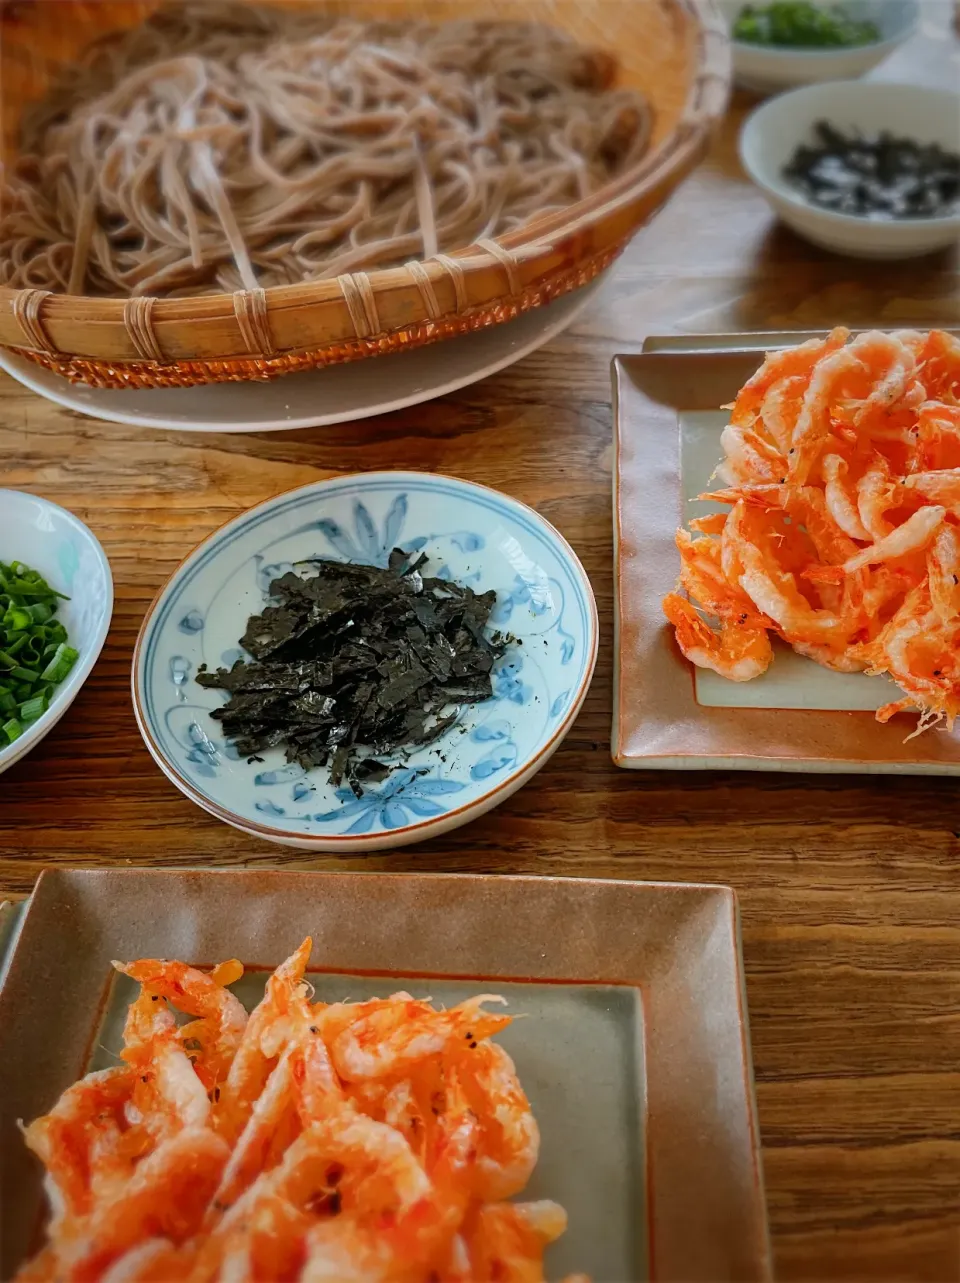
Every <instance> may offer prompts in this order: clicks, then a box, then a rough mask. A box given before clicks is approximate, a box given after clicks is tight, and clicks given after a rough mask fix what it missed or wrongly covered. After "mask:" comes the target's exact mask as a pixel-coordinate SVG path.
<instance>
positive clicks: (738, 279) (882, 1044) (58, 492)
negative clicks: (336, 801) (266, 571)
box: [0, 0, 960, 1281]
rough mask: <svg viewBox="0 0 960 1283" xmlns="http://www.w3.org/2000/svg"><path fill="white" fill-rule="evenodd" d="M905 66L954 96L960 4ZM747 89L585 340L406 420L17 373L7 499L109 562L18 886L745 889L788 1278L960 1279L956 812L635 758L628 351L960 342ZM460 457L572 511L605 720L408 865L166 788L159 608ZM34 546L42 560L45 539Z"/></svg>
mask: <svg viewBox="0 0 960 1283" xmlns="http://www.w3.org/2000/svg"><path fill="white" fill-rule="evenodd" d="M922 9H923V14H924V30H923V33H922V34H921V35H920V36H918V37H917V38H916V39H915V40H914V41H913V42H912V43H911V44H910V45H909V46H907V47H905V48H904V49H903V50H901V51H900V52H899V53H898V54H897V55H895V57H894V58H893V59H892V60H891V61H890V62H889V63H888V64H887V65H886V67H885V68H884V69H883V70H882V74H883V75H884V76H889V77H891V78H897V77H902V78H910V77H911V76H914V77H916V76H917V75H918V74H919V75H921V76H922V78H923V79H924V80H926V81H930V80H933V79H938V80H940V82H941V83H948V84H956V83H957V79H958V60H957V51H958V42H957V39H956V37H955V36H954V35H953V34H952V6H951V5H943V6H941V5H939V4H938V3H936V0H922ZM749 105H750V104H749V103H748V102H747V101H739V100H737V101H736V102H735V103H734V106H733V109H732V111H731V114H730V118H729V120H728V122H727V124H726V126H725V128H724V131H723V133H722V135H721V136H720V137H719V138H718V139H717V142H716V145H715V146H714V148H713V151H712V153H711V156H710V158H709V160H708V162H707V163H706V164H705V165H704V166H703V167H702V168H701V169H700V170H699V171H698V172H697V173H696V175H695V176H694V177H693V178H692V179H691V180H690V181H689V182H688V183H687V184H686V185H685V186H684V187H683V189H682V190H681V191H680V193H679V194H678V195H677V196H676V197H675V198H674V199H673V200H672V202H671V203H670V204H669V206H668V207H667V208H666V210H665V211H664V212H663V213H662V214H661V215H660V216H659V217H658V218H657V219H656V221H655V222H654V223H653V224H652V225H651V226H650V227H649V228H648V229H646V231H645V232H643V233H642V234H641V235H640V236H639V237H638V238H637V240H636V241H635V242H634V244H633V245H632V247H631V248H630V250H629V251H628V253H627V254H626V255H625V257H624V258H623V259H622V260H621V261H620V263H619V264H618V265H617V267H616V268H615V269H614V271H613V273H612V275H611V276H610V278H609V279H608V281H607V282H606V283H605V285H604V286H603V287H602V289H601V292H600V295H599V297H598V298H597V299H596V300H595V301H594V302H593V303H592V305H591V306H590V308H589V310H588V311H587V312H586V313H585V314H583V315H582V316H581V318H580V319H579V321H578V322H577V324H576V326H575V328H574V329H573V330H572V331H570V332H568V333H567V334H565V335H564V336H562V337H561V338H559V339H557V340H555V341H554V342H553V343H551V344H550V345H549V346H548V347H547V348H545V349H543V350H542V351H541V352H539V353H537V354H535V355H533V356H530V357H528V358H527V359H525V360H524V361H522V362H521V363H520V364H518V365H516V366H514V367H513V368H512V369H509V370H507V371H506V372H504V373H502V374H500V375H497V376H495V377H493V378H491V379H489V380H488V381H486V382H484V383H480V384H478V385H476V386H475V387H472V388H468V389H466V390H465V391H462V392H460V393H457V394H455V395H453V396H449V397H446V398H444V399H443V400H441V401H437V402H434V403H432V404H429V405H425V406H421V407H418V408H415V409H412V410H408V411H405V412H403V413H399V414H394V415H390V416H387V417H383V418H379V419H373V420H369V421H365V422H361V423H357V424H347V425H343V426H341V427H337V428H327V429H322V430H320V429H316V430H311V431H298V432H290V433H279V434H274V435H267V434H264V435H253V436H215V435H212V434H201V435H183V434H176V433H163V432H154V431H144V430H135V429H129V428H124V427H119V426H113V425H109V424H105V423H100V422H96V421H93V420H91V419H87V418H83V417H81V416H79V415H77V414H73V413H70V412H67V411H64V410H61V409H58V408H56V407H54V406H52V405H47V404H46V403H44V402H43V401H41V400H39V399H38V398H37V397H35V396H33V395H31V394H30V393H28V392H26V391H24V390H23V389H21V388H20V387H19V386H18V385H16V384H15V383H13V382H12V381H10V380H8V379H2V380H0V459H2V464H3V473H2V483H3V484H5V485H7V486H14V487H21V488H23V489H27V490H31V491H35V492H36V493H39V494H42V495H45V496H47V497H49V498H51V499H54V500H56V501H57V502H59V503H61V504H64V505H66V506H67V507H69V508H71V509H73V511H75V512H76V513H77V514H78V515H79V516H81V517H82V518H83V519H84V520H85V521H87V522H88V523H89V524H90V526H91V527H92V528H93V530H94V531H95V532H96V534H97V535H98V536H99V538H100V539H101V541H102V542H103V545H104V547H105V549H106V551H107V554H108V556H109V557H110V561H111V563H112V566H113V572H114V576H115V580H116V593H117V601H116V610H115V615H114V620H113V626H112V628H111V631H110V636H109V639H108V641H107V645H106V648H105V650H104V653H103V655H102V657H101V659H100V662H99V663H98V665H97V667H96V669H95V671H94V673H93V675H92V677H91V679H90V680H89V681H88V683H87V684H86V686H85V687H84V689H83V691H82V692H81V694H80V696H79V698H78V699H77V701H76V703H75V704H74V706H73V708H72V709H71V710H70V712H69V713H68V714H67V715H66V717H65V718H64V720H63V721H62V722H61V724H60V725H59V727H58V728H57V730H56V731H55V732H54V733H53V734H51V735H50V736H49V737H48V738H47V739H46V740H44V741H43V743H42V744H41V745H40V746H39V747H38V748H36V749H35V750H34V751H33V752H32V753H31V754H30V755H29V756H28V757H27V758H25V759H24V761H22V762H21V763H19V764H18V765H17V766H15V767H14V768H13V769H12V770H10V771H9V772H8V773H7V774H5V775H4V776H3V779H2V781H0V895H10V896H21V895H26V894H28V893H29V891H30V888H31V886H32V884H33V881H34V879H35V878H36V876H37V873H38V872H39V870H40V869H41V868H42V867H44V866H45V865H83V866H88V867H97V866H101V867H102V866H106V865H112V866H121V867H122V866H124V865H145V864H163V865H176V866H180V867H188V866H198V865H202V866H207V865H232V866H241V865H247V866H255V867H262V868H265V867H268V866H285V867H291V868H298V869H304V868H317V869H322V868H327V869H334V868H336V869H363V870H375V869H391V870H404V869H409V870H444V871H448V872H454V871H458V870H464V871H467V870H469V871H472V872H484V871H499V872H511V873H520V872H523V873H543V874H561V875H592V876H604V877H623V878H652V879H669V880H688V881H708V882H721V883H729V884H732V885H733V886H734V887H736V889H737V891H738V892H739V895H740V899H741V906H742V912H743V925H744V952H745V958H746V969H747V992H748V1000H749V1008H750V1020H751V1032H752V1039H753V1053H754V1059H755V1063H756V1074H757V1090H758V1099H759V1112H760V1123H761V1130H762V1135H763V1143H764V1163H765V1170H766V1178H767V1186H768V1196H769V1211H770V1220H771V1227H772V1231H773V1241H774V1247H775V1254H776V1265H777V1271H778V1276H779V1278H780V1279H782V1280H801V1279H804V1280H817V1281H824V1280H830V1279H838V1280H840V1279H843V1280H849V1279H884V1280H894V1279H897V1280H907V1279H909V1280H930V1281H934V1280H936V1281H940V1280H954V1279H957V1278H958V1277H960V1194H958V1191H960V795H958V792H957V789H956V787H955V785H954V784H953V783H950V782H948V781H946V780H942V779H923V778H913V779H909V778H894V777H888V778H880V779H871V778H858V777H833V778H831V777H830V776H817V777H803V776H799V777H798V776H782V775H780V776H777V775H769V776H764V775H753V774H736V773H730V774H722V775H716V774H704V775H701V774H696V773H692V774H680V773H669V772H665V773H656V772H650V773H644V772H640V773H634V772H622V771H618V770H617V769H616V768H614V766H613V765H612V764H611V761H610V753H609V733H610V710H611V689H610V678H611V660H612V642H613V638H612V612H611V588H612V573H613V572H612V547H611V513H610V464H611V409H610V379H609V363H610V358H611V356H612V355H613V354H614V353H615V352H618V351H636V350H637V349H638V348H639V346H640V343H641V341H642V339H643V337H644V336H645V335H646V334H650V333H664V332H671V331H678V332H682V331H694V332H696V331H700V332H706V331H714V330H741V329H764V328H803V327H811V326H825V325H830V324H834V323H838V322H845V323H847V324H879V325H886V326H894V325H912V326H920V327H929V326H931V325H934V324H958V323H960V275H958V267H957V260H956V258H955V257H952V256H950V255H943V256H939V257H935V258H928V259H924V260H920V261H917V262H912V263H905V264H901V265H887V264H882V263H862V264H861V263H855V262H852V261H845V260H841V259H838V258H834V257H832V256H830V255H828V254H825V253H820V252H819V251H816V250H814V249H812V248H810V247H809V246H807V245H805V244H804V243H803V242H801V241H799V240H798V239H796V238H795V237H793V236H792V235H791V234H790V233H789V232H787V231H786V230H785V229H783V228H780V227H777V226H775V224H774V221H773V219H772V216H771V215H770V213H769V211H768V209H767V207H766V205H765V204H764V202H763V200H762V199H761V198H760V196H759V195H758V194H757V193H756V192H755V191H754V190H753V189H752V188H751V186H750V185H749V183H748V182H747V180H746V178H745V177H744V175H743V173H742V172H741V170H740V168H739V166H738V163H737V160H736V135H737V130H738V127H739V122H740V120H741V119H742V116H743V113H744V111H745V110H746V109H747V107H749ZM390 466H396V467H399V468H405V467H409V468H421V469H434V470H437V471H440V472H449V473H452V474H454V475H458V476H463V477H467V478H470V479H472V480H475V481H481V482H484V483H486V484H487V485H492V486H497V487H500V488H501V489H503V490H505V491H507V492H509V493H510V494H513V495H516V496H517V497H518V498H520V499H523V500H525V501H526V502H527V503H530V504H532V505H533V506H534V507H536V508H537V509H538V510H539V511H540V512H542V513H543V514H544V516H546V517H547V518H549V519H550V520H551V521H552V522H554V523H555V524H556V525H557V527H558V528H559V529H560V530H561V531H562V532H563V534H564V535H566V537H567V538H568V539H569V540H570V541H571V543H572V544H573V546H574V547H575V548H576V549H577V551H578V552H579V554H580V556H581V557H582V559H583V561H584V563H585V565H586V567H587V570H588V571H589V573H590V576H591V578H592V580H593V584H594V587H595V589H596V593H597V598H598V602H599V606H600V617H601V630H602V636H601V651H600V662H599V665H598V669H597V675H596V678H595V680H594V683H593V687H592V690H591V692H590V695H589V697H588V699H587V702H586V705H585V707H584V710H583V712H582V714H581V716H580V718H579V719H578V721H577V723H576V725H575V726H574V728H573V730H572V731H571V733H570V735H569V737H568V738H567V740H566V742H565V743H564V744H563V745H562V747H561V748H560V750H559V752H558V753H557V754H556V756H555V757H554V758H553V759H552V760H551V761H550V762H549V763H548V764H547V766H546V767H545V768H544V769H543V771H542V772H541V773H540V774H539V775H538V776H536V778H535V779H534V780H533V781H532V782H531V783H529V784H528V785H527V786H526V787H525V788H523V789H522V790H521V791H520V792H519V793H517V794H515V795H514V796H513V797H512V798H510V799H509V800H508V801H507V802H505V803H504V804H503V805H502V806H501V807H500V808H499V809H498V810H496V811H494V812H492V813H491V814H489V815H487V816H485V817H484V818H482V819H480V820H478V821H476V822H475V823H473V824H471V825H469V826H467V827H465V828H462V829H460V830H458V831H457V832H455V833H453V834H450V835H448V836H446V837H443V838H439V839H436V840H434V841H432V842H429V843H427V844H424V845H423V846H419V847H408V848H405V849H403V850H401V851H398V852H397V853H396V854H386V855H382V854H379V855H369V856H357V857H352V858H350V859H335V858H329V857H324V858H320V859H310V858H306V857H305V856H304V855H303V854H302V853H298V852H296V851H292V850H287V849H284V848H281V847H276V846H271V845H269V844H268V843H265V842H260V841H258V840H255V839H252V838H248V837H245V836H243V835H242V834H240V833H238V832H236V831H234V830H232V829H230V828H227V827H226V826H224V825H222V824H220V823H219V822H217V821H216V820H214V819H212V818H210V817H209V816H207V815H206V814H205V813H204V812H203V811H201V810H199V809H198V808H197V807H195V806H194V805H192V804H191V803H190V802H189V801H187V800H186V799H185V798H184V797H183V796H181V794H180V793H178V792H177V790H176V789H175V788H174V787H173V785H172V784H170V783H168V782H167V780H166V779H165V778H164V777H163V775H161V773H160V771H159V770H158V769H157V768H156V767H155V766H154V764H153V762H152V761H151V759H150V758H149V756H148V755H147V751H146V749H145V748H144V746H143V744H142V742H141V740H140V737H139V735H138V733H137V729H136V725H135V723H134V719H133V713H132V711H131V707H130V697H129V669H130V658H131V653H132V649H133V643H134V639H135V637H136V634H137V629H138V627H139V624H140V620H141V618H142V616H143V613H144V610H145V608H146V606H147V604H148V602H149V601H150V599H151V597H152V596H153V594H154V593H155V592H156V591H157V589H158V588H159V587H160V586H161V584H162V583H163V582H164V580H165V579H166V578H167V576H168V575H169V574H170V572H171V571H172V570H173V569H174V567H175V566H176V564H177V562H178V561H179V560H180V559H181V557H183V556H184V554H185V553H186V552H188V551H189V550H190V549H191V548H192V547H193V545H194V544H195V543H196V542H197V541H198V540H200V539H201V538H203V537H204V536H205V535H206V534H207V533H208V532H209V531H211V530H212V529H213V528H214V527H216V526H217V525H218V524H220V523H221V522H223V521H224V520H226V519H227V518H229V517H232V516H234V515H235V514H236V513H238V512H240V511H241V510H242V509H244V508H246V507H248V506H249V505H251V504H254V503H257V502H259V501H260V500H262V499H264V498H266V497H268V496H270V495H272V494H275V493H277V492H279V491H282V490H285V489H288V488H290V487H293V486H297V485H300V484H303V483H304V482H308V481H312V480H315V479H317V478H320V477H325V476H331V475H335V474H337V473H341V472H349V471H353V470H357V469H367V468H383V467H390ZM8 552H11V553H16V554H17V555H23V556H26V555H28V550H26V549H13V550H8Z"/></svg>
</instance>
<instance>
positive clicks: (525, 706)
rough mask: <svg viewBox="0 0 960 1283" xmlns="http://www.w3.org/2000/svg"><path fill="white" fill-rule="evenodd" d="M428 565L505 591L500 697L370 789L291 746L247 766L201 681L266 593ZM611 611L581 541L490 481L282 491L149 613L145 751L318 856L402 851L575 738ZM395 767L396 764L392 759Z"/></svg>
mask: <svg viewBox="0 0 960 1283" xmlns="http://www.w3.org/2000/svg"><path fill="white" fill-rule="evenodd" d="M393 547H400V548H403V549H404V550H406V551H408V552H420V551H422V552H425V553H426V554H427V556H428V557H429V562H428V564H427V569H428V571H429V572H430V573H432V574H433V575H435V576H438V577H440V578H453V579H455V580H457V581H458V582H459V583H463V584H468V585H469V586H471V587H472V588H474V589H475V590H476V591H478V592H486V591H488V590H489V589H494V590H495V591H496V593H497V598H498V601H497V606H496V607H495V609H494V613H493V615H492V616H491V626H492V627H494V628H495V629H497V630H499V631H503V632H505V633H508V634H509V635H510V636H511V637H512V638H514V639H516V642H515V643H511V645H510V646H509V648H508V651H507V654H506V655H505V656H504V658H503V659H502V660H501V661H499V662H498V663H497V665H496V667H495V669H494V674H493V688H494V698H493V699H491V700H488V701H486V702H485V703H481V704H476V705H472V706H466V707H464V708H463V709H461V710H460V715H459V718H458V721H457V723H456V724H455V725H454V726H452V727H451V728H450V729H449V730H448V731H447V732H446V733H445V734H444V735H443V736H442V737H441V738H440V739H438V740H437V741H436V742H435V743H434V744H432V745H428V746H425V747H423V748H421V749H418V750H416V751H415V752H413V753H412V754H411V755H410V756H409V758H405V759H404V761H403V764H402V766H400V767H398V768H397V769H395V770H394V771H393V772H392V773H391V774H390V775H389V776H388V777H387V779H386V780H385V781H384V782H383V783H382V784H379V785H376V786H368V787H366V788H365V789H364V790H363V792H362V796H360V797H355V796H354V794H353V793H352V792H351V791H350V789H349V788H348V787H346V786H344V787H342V788H339V789H335V788H333V786H332V785H331V784H330V782H329V772H328V771H327V769H326V768H323V767H318V768H315V769H313V770H311V771H304V770H303V768H302V767H300V766H298V765H290V764H288V763H287V762H286V761H285V758H284V754H283V750H282V749H280V748H276V749H271V750H269V751H266V752H264V754H263V758H264V760H263V761H262V762H253V763H248V762H247V761H246V760H244V759H242V758H240V757H239V756H238V755H237V752H236V750H235V749H234V748H232V746H230V745H229V744H227V743H225V742H224V739H223V735H222V732H221V729H220V724H219V722H217V721H216V720H215V719H214V718H213V717H211V715H210V714H211V711H212V710H213V709H215V708H217V707H218V706H220V705H221V704H222V702H223V693H222V692H220V691H217V690H208V689H204V688H203V687H201V686H199V685H197V683H196V681H195V680H194V679H195V677H196V673H197V669H198V668H199V666H200V665H201V664H206V665H207V666H208V667H210V668H217V667H220V666H227V667H229V666H230V665H231V664H232V663H233V662H234V661H235V660H236V659H238V658H240V657H241V656H242V654H243V652H242V651H241V650H240V649H239V642H238V638H240V637H241V635H242V634H243V632H244V631H245V628H246V623H247V619H248V618H249V616H250V615H252V614H258V613H259V612H260V611H261V610H262V609H263V607H264V605H265V604H266V602H267V598H266V596H265V592H266V589H267V588H268V586H269V584H270V582H271V581H272V580H273V579H274V578H276V577H277V576H278V575H281V574H283V573H285V572H286V571H287V570H290V569H292V567H293V563H295V562H298V561H302V560H305V559H307V558H311V557H333V558H338V559H341V560H344V561H353V562H364V563H367V564H375V565H386V561H387V557H388V555H389V553H390V550H391V548H393ZM596 655H597V611H596V603H595V601H594V597H593V591H592V589H591V587H590V581H589V580H588V578H587V576H586V573H585V571H584V569H583V567H582V566H581V565H580V562H579V561H578V560H577V557H576V555H575V553H574V552H573V550H572V549H571V548H570V546H569V544H567V542H566V541H565V540H564V539H563V538H562V536H561V535H559V534H558V533H557V531H556V530H554V528H553V527H552V526H551V525H549V524H548V523H547V522H546V521H544V520H543V518H542V517H540V516H538V515H537V513H536V512H534V511H533V510H532V509H531V508H528V507H527V506H526V505H525V504H522V503H518V502H517V501H516V500H515V499H511V498H508V497H507V496H506V495H503V494H500V493H499V492H497V491H495V490H488V489H487V488H486V487H485V486H479V485H474V484H473V483H471V482H467V481H459V480H457V479H455V478H453V477H442V476H434V475H431V474H430V473H419V472H372V473H364V474H358V475H355V476H348V477H341V478H334V479H331V480H329V481H320V482H317V483H315V484H313V485H309V486H304V487H303V488H301V489H299V490H292V491H290V492H289V493H287V494H284V495H280V496H278V497H277V498H275V499H270V500H268V501H267V502H266V503H263V504H260V505H259V506H258V507H256V508H252V509H251V510H250V511H249V512H246V513H244V514H243V515H241V516H239V517H237V518H235V519H234V520H233V521H231V522H230V523H229V524H228V525H226V526H224V527H223V528H222V529H220V530H218V531H217V532H216V533H215V534H213V535H211V536H210V537H209V538H208V539H206V540H205V541H204V542H203V543H202V544H200V546H199V547H198V548H197V549H196V550H195V551H194V552H193V553H191V555H190V556H189V557H188V558H187V559H186V561H185V562H184V563H183V564H182V565H181V566H180V568H179V569H178V570H177V571H176V572H175V573H174V574H173V576H172V577H171V578H170V580H169V581H168V582H167V584H166V586H165V587H164V588H163V589H162V591H161V592H160V594H159V596H158V597H157V599H156V600H155V601H154V603H153V605H152V606H151V607H150V609H149V611H148V612H147V615H146V618H145V620H144V623H143V627H142V629H141V631H140V637H139V639H138V641H137V648H136V652H135V654H134V662H133V703H134V710H135V712H136V716H137V722H138V724H139V726H140V731H141V733H142V735H143V737H144V740H145V741H146V744H147V747H148V748H149V750H150V752H151V753H152V755H153V757H154V758H155V760H156V761H157V763H158V765H159V766H160V767H161V769H162V770H163V771H164V772H165V774H166V775H167V776H168V777H169V778H170V779H171V780H172V781H173V782H174V784H176V785H177V787H178V788H179V789H181V790H182V792H184V793H186V794H187V796H188V797H190V798H192V799H193V800H194V801H195V802H197V803H198V804H199V805H200V806H202V807H203V808H204V809H205V810H207V811H209V812H210V813H211V814H213V815H216V816H218V817H219V818H220V819H222V820H225V821H226V822H227V823H228V824H233V825H235V826H236V827H237V828H239V829H243V830H244V831H245V832H247V833H251V834H253V835H254V836H258V837H264V838H268V839H270V840H271V841H274V842H281V843H284V844H286V845H289V846H298V847H303V848H306V849H310V850H316V851H357V850H375V849H379V848H386V847H394V846H401V845H403V844H405V843H409V842H417V841H420V840H422V839H425V838H427V837H434V836H437V835H438V834H441V833H444V832H447V831H448V830H450V829H453V828H456V827H457V826H458V825H460V824H464V823H466V822H467V821H468V820H471V819H474V818H476V817H477V816H478V815H482V814H483V813H484V812H485V811H488V810H490V809H491V807H494V806H496V805H497V803H499V802H502V801H503V800H504V799H505V798H507V797H509V796H510V794H511V793H513V792H514V791H515V790H516V789H518V788H519V787H520V786H521V785H522V784H524V783H525V782H526V781H527V780H528V779H530V777H531V776H532V775H534V774H535V773H536V772H537V771H538V770H539V769H540V767H541V766H543V764H544V762H546V761H547V759H548V758H549V757H550V755H551V754H552V753H553V752H554V750H555V749H556V748H557V746H558V745H559V744H560V742H561V740H562V739H563V737H564V735H565V734H566V733H567V731H568V729H569V728H570V726H571V725H572V723H573V720H574V718H575V717H576V714H577V711H578V710H579V708H580V705H581V704H582V702H583V699H584V696H585V695H586V693H587V689H588V687H589V685H590V678H591V676H592V674H593V667H594V663H595V662H596ZM380 760H388V759H384V758H382V757H381V759H380Z"/></svg>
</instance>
